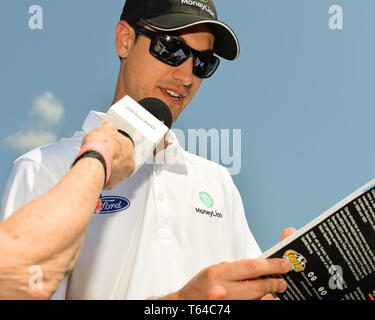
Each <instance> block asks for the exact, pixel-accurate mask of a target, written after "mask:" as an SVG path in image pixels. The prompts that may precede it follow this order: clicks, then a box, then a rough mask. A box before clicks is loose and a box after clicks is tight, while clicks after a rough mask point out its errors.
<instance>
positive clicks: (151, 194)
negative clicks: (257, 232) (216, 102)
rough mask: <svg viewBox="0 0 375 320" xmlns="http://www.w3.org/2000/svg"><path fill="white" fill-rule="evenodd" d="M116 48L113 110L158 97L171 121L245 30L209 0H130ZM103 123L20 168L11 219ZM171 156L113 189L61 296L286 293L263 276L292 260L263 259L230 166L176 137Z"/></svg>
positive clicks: (10, 199)
mask: <svg viewBox="0 0 375 320" xmlns="http://www.w3.org/2000/svg"><path fill="white" fill-rule="evenodd" d="M116 46H117V53H118V55H119V56H120V58H121V68H120V72H119V77H118V83H117V88H116V93H115V98H114V103H115V102H117V101H119V100H120V99H121V98H122V97H124V96H125V95H129V96H131V97H132V98H133V99H134V100H136V101H139V100H141V99H143V98H146V97H155V98H159V99H161V100H162V101H164V102H165V103H166V104H167V105H168V107H169V109H170V111H171V113H172V119H173V121H175V120H176V119H177V117H178V116H179V115H180V113H181V112H182V110H183V109H184V108H185V107H186V106H187V104H188V103H189V102H190V100H191V99H192V98H193V97H194V95H195V93H196V92H197V90H198V88H199V86H200V84H201V82H202V80H203V79H204V78H208V77H210V76H211V75H212V74H213V73H214V72H215V70H216V68H217V67H218V65H219V60H218V58H217V57H216V56H214V53H216V54H217V55H219V56H221V57H223V58H225V59H228V60H234V59H235V58H237V56H238V54H239V46H238V40H237V38H236V36H235V34H234V33H233V31H232V30H231V29H230V28H229V27H228V26H226V25H225V24H224V23H222V22H219V21H218V20H217V14H216V10H215V6H214V4H213V2H212V1H211V0H207V1H182V0H158V1H152V0H127V1H126V3H125V6H124V9H123V13H122V15H121V21H120V22H119V23H118V24H117V26H116ZM101 117H102V115H101V114H99V113H96V112H94V111H91V112H90V113H89V115H88V117H87V118H86V120H85V122H84V124H83V126H82V130H81V131H79V132H76V133H75V134H74V135H73V137H72V138H69V139H62V140H60V141H59V142H57V143H55V144H52V145H49V146H46V147H42V148H39V149H37V150H33V151H31V152H29V153H27V154H26V155H24V156H22V157H21V158H19V159H18V160H17V161H16V162H15V165H14V169H13V171H12V173H11V176H10V178H9V181H8V184H7V187H6V190H5V193H4V196H3V212H2V214H3V216H5V217H7V216H9V215H11V214H12V212H14V211H15V210H16V209H17V208H18V207H20V206H22V205H23V204H24V203H26V202H27V201H30V200H31V199H33V198H35V197H37V196H39V195H40V194H43V193H44V192H46V191H47V190H49V189H50V188H51V187H52V186H53V185H54V184H56V183H57V181H59V180H60V179H61V178H62V177H63V176H64V174H65V173H66V172H67V170H68V169H69V167H70V164H71V163H72V162H73V160H74V156H75V155H76V154H77V152H78V150H79V147H80V145H81V139H82V137H83V136H84V135H85V134H86V133H87V132H90V131H91V130H93V129H94V128H96V127H97V126H98V125H99V123H100V122H101ZM164 148H165V150H162V151H161V152H160V153H158V154H156V158H157V159H158V161H152V160H153V159H151V161H150V162H151V163H150V162H148V163H146V164H145V165H143V166H142V167H141V169H140V170H138V171H137V172H136V174H135V175H134V176H132V177H131V178H130V179H127V180H125V181H123V182H121V183H119V184H118V185H117V186H116V188H115V189H113V190H111V191H104V192H103V194H102V197H101V200H102V208H101V211H100V214H98V215H95V216H94V217H93V219H92V221H91V223H90V225H89V228H88V231H87V236H86V240H85V242H84V245H83V247H82V250H81V253H80V256H79V258H78V260H77V263H76V265H75V267H74V269H73V272H72V273H71V274H70V275H69V277H66V278H65V280H64V281H63V283H62V285H61V287H60V289H59V290H58V291H57V292H56V294H55V296H54V298H68V299H146V298H152V297H158V298H165V299H221V298H229V299H258V298H261V297H263V296H264V295H266V294H267V293H271V292H282V291H284V290H285V289H286V283H285V281H284V280H281V279H278V278H268V279H262V280H261V279H259V277H260V276H262V275H271V274H280V273H285V272H288V271H289V264H288V263H286V262H285V261H283V260H282V259H270V260H260V259H256V257H258V256H259V255H260V253H261V252H260V249H259V247H258V245H257V244H256V242H255V240H254V238H253V236H252V234H251V232H250V230H249V228H248V225H247V222H246V218H245V214H244V210H243V206H242V200H241V197H240V195H239V193H238V190H237V189H236V187H235V185H234V184H233V181H232V179H231V177H230V175H229V174H228V172H227V170H226V169H225V168H223V167H222V166H220V165H218V164H216V163H213V162H211V161H208V160H206V159H202V158H200V157H197V156H195V155H192V154H190V153H188V152H186V151H184V150H183V149H182V148H181V147H180V146H179V145H178V142H177V139H176V137H175V135H174V134H173V133H172V132H169V133H168V134H167V135H166V137H165V141H164ZM38 155H39V156H38ZM40 155H41V156H40ZM153 158H154V157H153ZM224 261H225V262H224ZM244 280H247V281H244Z"/></svg>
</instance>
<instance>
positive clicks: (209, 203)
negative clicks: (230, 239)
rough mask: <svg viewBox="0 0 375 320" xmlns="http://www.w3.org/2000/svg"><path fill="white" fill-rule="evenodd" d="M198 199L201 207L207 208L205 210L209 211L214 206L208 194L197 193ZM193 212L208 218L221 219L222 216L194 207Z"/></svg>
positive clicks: (213, 211)
mask: <svg viewBox="0 0 375 320" xmlns="http://www.w3.org/2000/svg"><path fill="white" fill-rule="evenodd" d="M199 199H200V200H201V202H202V203H203V205H204V206H205V207H206V208H207V209H211V208H212V207H213V206H214V199H212V197H211V196H210V194H209V193H207V192H204V191H202V192H199ZM195 212H196V213H200V214H202V215H207V216H209V217H210V218H213V217H214V218H223V214H222V213H220V212H217V211H216V210H213V209H212V210H206V209H201V208H197V207H195Z"/></svg>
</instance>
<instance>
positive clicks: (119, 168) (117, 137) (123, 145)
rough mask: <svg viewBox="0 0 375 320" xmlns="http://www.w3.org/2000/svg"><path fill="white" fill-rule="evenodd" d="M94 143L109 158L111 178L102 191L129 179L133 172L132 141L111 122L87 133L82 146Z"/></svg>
mask: <svg viewBox="0 0 375 320" xmlns="http://www.w3.org/2000/svg"><path fill="white" fill-rule="evenodd" d="M89 142H96V143H99V144H101V145H102V146H103V147H104V148H105V149H106V150H107V152H108V153H109V155H110V158H111V178H110V179H109V181H108V183H107V184H106V185H105V186H104V189H106V190H111V189H113V188H114V187H115V186H116V185H117V184H118V183H119V182H120V181H122V180H124V179H125V178H127V177H129V176H130V175H131V174H132V172H133V170H134V146H133V143H132V141H131V140H130V139H129V138H127V137H124V136H123V135H122V134H121V133H119V132H118V131H117V128H116V126H115V125H114V124H113V123H112V122H104V123H103V124H102V125H100V126H99V127H97V128H96V129H95V130H93V131H91V132H90V133H88V134H87V135H86V136H85V137H84V138H83V141H82V145H84V144H86V143H89Z"/></svg>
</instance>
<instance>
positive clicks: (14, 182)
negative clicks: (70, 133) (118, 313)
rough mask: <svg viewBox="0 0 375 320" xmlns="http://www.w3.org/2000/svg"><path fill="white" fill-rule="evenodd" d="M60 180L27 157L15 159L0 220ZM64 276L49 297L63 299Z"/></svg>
mask: <svg viewBox="0 0 375 320" xmlns="http://www.w3.org/2000/svg"><path fill="white" fill-rule="evenodd" d="M58 180H60V177H58V176H57V175H56V174H53V173H52V171H51V170H50V169H48V168H47V167H45V166H42V165H40V164H39V163H37V162H36V161H34V160H32V159H29V158H20V159H18V160H16V161H15V163H14V166H13V169H12V171H11V173H10V176H9V178H8V181H7V184H6V186H5V190H4V193H3V197H2V205H1V212H0V221H3V220H5V219H7V218H9V217H10V216H11V215H12V214H13V213H14V212H15V211H17V210H18V209H20V208H21V207H23V206H24V205H25V204H27V203H28V202H30V201H32V200H33V199H35V198H38V197H40V196H41V195H42V194H44V193H46V192H47V191H49V190H50V189H51V188H52V187H53V186H54V185H55V184H56V183H57V182H58ZM66 287H67V279H66V278H65V279H64V281H63V282H62V284H61V285H60V287H59V288H58V290H57V291H56V292H55V294H54V295H53V296H52V297H51V299H53V300H55V299H64V298H65V292H66Z"/></svg>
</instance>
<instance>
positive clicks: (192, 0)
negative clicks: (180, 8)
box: [181, 0, 215, 19]
mask: <svg viewBox="0 0 375 320" xmlns="http://www.w3.org/2000/svg"><path fill="white" fill-rule="evenodd" d="M207 2H208V0H199V1H196V0H181V4H185V5H188V6H195V7H198V8H201V9H202V10H204V11H206V12H207V13H208V14H209V15H210V16H211V17H212V18H214V19H215V13H214V12H213V11H212V9H211V8H210V6H209V5H207Z"/></svg>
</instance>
